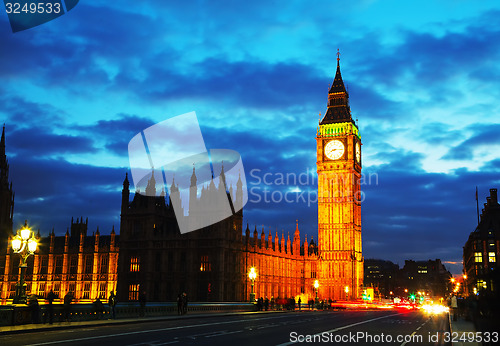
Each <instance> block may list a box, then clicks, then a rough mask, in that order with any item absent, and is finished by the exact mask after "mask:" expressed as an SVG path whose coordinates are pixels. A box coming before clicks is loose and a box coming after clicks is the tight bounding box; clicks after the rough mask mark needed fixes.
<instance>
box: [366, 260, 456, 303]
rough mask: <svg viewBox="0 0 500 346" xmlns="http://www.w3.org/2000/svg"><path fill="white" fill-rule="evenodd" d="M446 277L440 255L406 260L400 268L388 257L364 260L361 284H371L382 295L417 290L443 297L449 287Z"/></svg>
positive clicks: (389, 295) (447, 274)
mask: <svg viewBox="0 0 500 346" xmlns="http://www.w3.org/2000/svg"><path fill="white" fill-rule="evenodd" d="M450 278H451V274H450V272H449V271H448V270H447V269H446V267H445V266H444V265H443V264H442V263H441V260H440V259H436V260H428V261H414V260H406V261H405V265H404V267H403V268H401V269H400V268H399V266H398V265H397V264H394V263H392V262H390V261H384V260H380V259H366V260H365V276H364V284H365V287H373V288H374V289H375V291H376V292H379V293H380V296H381V297H382V298H383V297H387V298H390V297H391V296H399V297H404V296H410V295H412V294H417V293H418V292H421V293H423V294H424V293H425V294H428V295H429V296H438V297H444V296H445V294H446V292H447V290H448V289H449V288H450V286H449V282H450ZM391 292H392V293H393V294H392V295H391Z"/></svg>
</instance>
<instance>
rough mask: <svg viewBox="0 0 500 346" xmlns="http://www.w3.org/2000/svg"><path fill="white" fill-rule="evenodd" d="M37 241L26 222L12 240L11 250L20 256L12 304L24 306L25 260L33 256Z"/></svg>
mask: <svg viewBox="0 0 500 346" xmlns="http://www.w3.org/2000/svg"><path fill="white" fill-rule="evenodd" d="M36 247H37V241H36V239H35V232H33V231H32V230H31V229H30V228H29V227H28V221H24V226H23V228H22V229H20V230H18V231H17V234H16V236H15V237H14V238H13V239H12V250H14V253H18V254H19V255H20V256H21V264H20V265H19V268H21V273H20V277H19V282H18V283H17V284H16V294H15V296H14V300H13V301H12V303H13V304H26V283H25V282H24V274H25V273H26V267H27V264H26V260H27V259H28V257H29V255H33V254H34V253H35V251H36Z"/></svg>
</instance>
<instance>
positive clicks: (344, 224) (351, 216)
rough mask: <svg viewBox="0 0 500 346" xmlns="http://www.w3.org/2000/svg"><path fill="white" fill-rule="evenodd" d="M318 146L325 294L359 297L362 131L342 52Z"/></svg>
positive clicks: (321, 243)
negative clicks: (352, 104) (351, 101)
mask: <svg viewBox="0 0 500 346" xmlns="http://www.w3.org/2000/svg"><path fill="white" fill-rule="evenodd" d="M316 148H317V152H316V155H317V157H316V158H317V160H316V165H317V171H318V248H319V251H320V253H319V255H320V257H321V277H320V293H321V295H322V296H323V297H328V298H331V299H355V298H358V297H360V296H361V288H362V284H363V257H362V249H361V200H362V193H361V190H360V179H361V136H360V134H359V131H358V127H357V125H356V123H355V122H354V121H353V120H352V116H351V109H350V107H349V94H348V93H347V90H346V88H345V85H344V81H343V80H342V75H341V73H340V53H339V52H337V71H336V73H335V78H334V80H333V83H332V86H331V87H330V90H329V92H328V103H327V111H326V113H325V116H324V117H323V119H321V120H320V123H319V127H318V132H317V135H316ZM346 288H347V289H346Z"/></svg>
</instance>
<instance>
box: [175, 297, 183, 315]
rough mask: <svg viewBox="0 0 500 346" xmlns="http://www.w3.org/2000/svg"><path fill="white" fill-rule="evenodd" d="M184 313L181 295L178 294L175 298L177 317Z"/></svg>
mask: <svg viewBox="0 0 500 346" xmlns="http://www.w3.org/2000/svg"><path fill="white" fill-rule="evenodd" d="M183 312H184V309H183V304H182V293H179V295H178V296H177V315H182V314H183Z"/></svg>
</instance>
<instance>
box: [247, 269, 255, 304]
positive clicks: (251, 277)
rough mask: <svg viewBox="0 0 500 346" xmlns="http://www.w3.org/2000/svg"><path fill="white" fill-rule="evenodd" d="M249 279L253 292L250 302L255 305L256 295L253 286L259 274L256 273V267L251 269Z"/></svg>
mask: <svg viewBox="0 0 500 346" xmlns="http://www.w3.org/2000/svg"><path fill="white" fill-rule="evenodd" d="M248 278H249V279H250V281H251V282H252V286H251V291H250V302H252V303H253V302H255V293H254V291H253V284H254V281H255V279H256V278H257V272H256V271H255V267H251V268H250V272H248Z"/></svg>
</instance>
